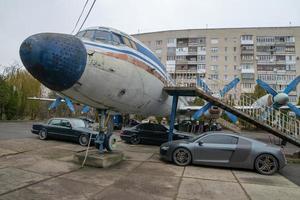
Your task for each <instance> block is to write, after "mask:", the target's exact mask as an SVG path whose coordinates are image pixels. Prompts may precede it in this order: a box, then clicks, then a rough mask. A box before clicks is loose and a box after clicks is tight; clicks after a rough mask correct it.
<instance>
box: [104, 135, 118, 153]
mask: <svg viewBox="0 0 300 200" xmlns="http://www.w3.org/2000/svg"><path fill="white" fill-rule="evenodd" d="M116 145H117V137H116V136H115V135H113V134H112V133H109V134H107V135H106V137H105V141H104V146H105V147H106V149H107V151H113V150H114V149H115V148H116Z"/></svg>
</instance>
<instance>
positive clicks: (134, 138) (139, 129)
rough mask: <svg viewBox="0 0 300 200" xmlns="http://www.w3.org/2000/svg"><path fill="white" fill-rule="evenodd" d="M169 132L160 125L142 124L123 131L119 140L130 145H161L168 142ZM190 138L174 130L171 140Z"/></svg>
mask: <svg viewBox="0 0 300 200" xmlns="http://www.w3.org/2000/svg"><path fill="white" fill-rule="evenodd" d="M168 133H169V130H168V128H167V127H165V126H164V125H161V124H153V123H143V124H139V125H137V126H134V127H131V128H127V129H123V131H122V132H121V139H122V140H124V141H125V142H128V143H131V144H139V143H144V144H155V145H161V144H162V143H164V142H167V141H168ZM191 137H192V136H191V135H189V134H185V133H182V132H178V131H176V130H174V135H173V140H179V139H189V138H191Z"/></svg>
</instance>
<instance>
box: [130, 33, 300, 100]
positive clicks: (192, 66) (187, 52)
mask: <svg viewBox="0 0 300 200" xmlns="http://www.w3.org/2000/svg"><path fill="white" fill-rule="evenodd" d="M133 36H134V37H136V38H137V39H139V40H140V41H142V42H143V43H144V44H146V45H147V46H148V47H149V48H150V49H151V50H152V51H153V52H155V53H156V55H157V56H158V58H159V59H160V60H161V61H162V63H163V64H164V65H165V66H166V70H167V71H168V72H169V73H170V74H171V76H172V77H173V79H175V80H176V82H177V83H179V84H184V85H191V86H192V85H195V84H196V79H197V77H198V78H203V79H204V80H205V82H206V83H207V84H208V86H209V87H210V89H211V90H212V91H215V92H217V91H219V90H220V89H222V88H223V87H224V86H225V85H226V84H227V83H229V82H230V81H231V80H233V79H234V78H235V77H239V78H240V79H241V82H240V84H239V85H238V86H237V87H236V88H234V89H233V90H232V91H231V92H230V93H229V95H228V96H230V97H231V98H238V97H239V95H240V94H241V93H251V92H253V91H254V87H255V85H256V79H261V80H263V81H265V82H267V83H269V84H270V85H271V86H272V87H273V88H274V89H275V90H282V89H284V88H285V87H286V85H287V84H288V83H289V82H290V81H291V80H293V79H294V78H295V77H296V76H298V75H300V59H299V56H300V27H259V28H220V29H190V30H172V31H160V32H151V33H142V34H136V35H133ZM299 95H300V86H298V87H297V90H295V91H292V92H291V93H290V100H291V101H292V102H296V101H297V99H298V98H299Z"/></svg>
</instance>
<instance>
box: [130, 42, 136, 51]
mask: <svg viewBox="0 0 300 200" xmlns="http://www.w3.org/2000/svg"><path fill="white" fill-rule="evenodd" d="M130 43H131V46H132V48H134V49H135V50H136V49H137V48H136V44H135V42H134V41H132V40H130Z"/></svg>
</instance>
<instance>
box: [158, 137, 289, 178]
mask: <svg viewBox="0 0 300 200" xmlns="http://www.w3.org/2000/svg"><path fill="white" fill-rule="evenodd" d="M160 155H161V157H162V158H163V159H165V160H168V161H172V162H174V163H176V164H177V165H180V166H185V165H188V164H190V163H193V164H202V165H211V166H222V167H234V168H245V169H255V170H256V171H258V172H259V173H261V174H265V175H271V174H274V173H275V172H276V171H278V170H279V169H281V168H283V167H284V166H285V165H286V159H285V156H284V153H283V152H282V150H281V148H279V147H277V146H271V145H267V144H265V143H263V142H260V141H257V140H253V139H249V138H246V137H242V136H239V135H235V134H230V133H220V132H208V133H205V134H201V135H199V136H197V137H195V138H192V139H189V140H178V141H173V142H168V143H164V144H162V145H161V147H160Z"/></svg>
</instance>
